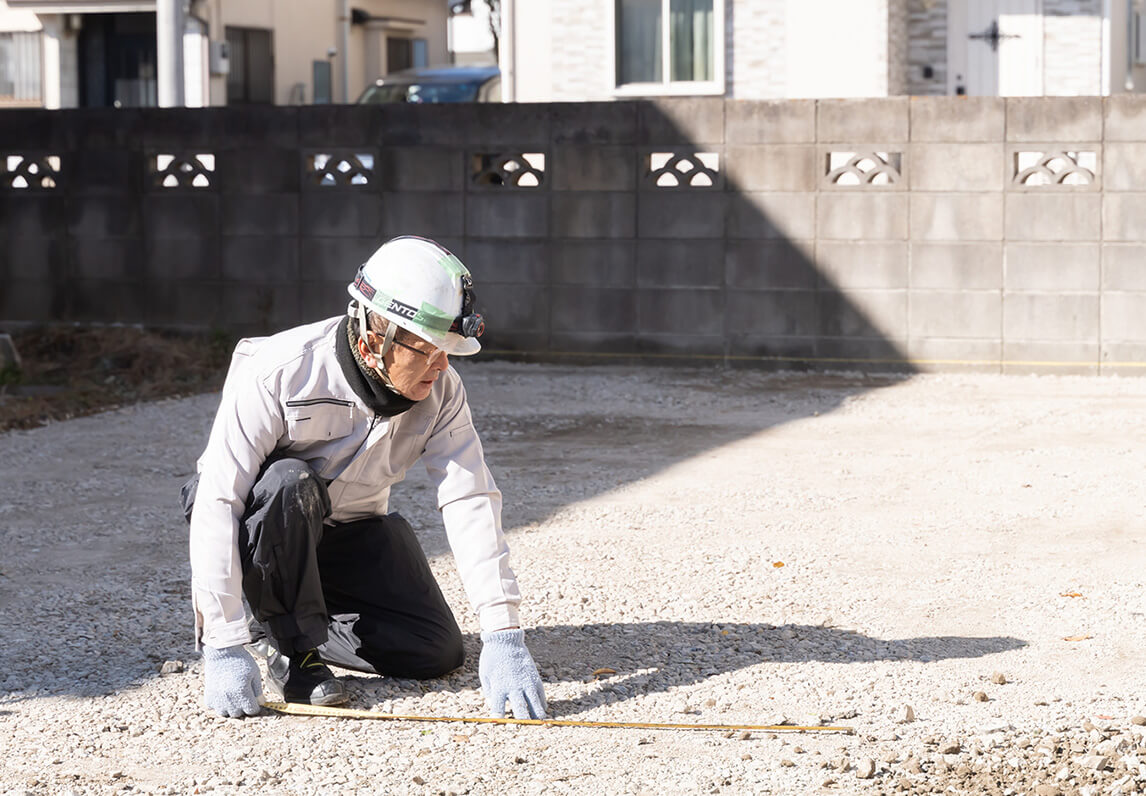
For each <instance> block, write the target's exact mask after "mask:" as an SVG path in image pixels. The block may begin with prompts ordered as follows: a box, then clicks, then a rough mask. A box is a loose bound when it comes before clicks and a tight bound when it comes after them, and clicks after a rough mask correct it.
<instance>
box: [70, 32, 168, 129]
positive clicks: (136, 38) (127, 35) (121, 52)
mask: <svg viewBox="0 0 1146 796" xmlns="http://www.w3.org/2000/svg"><path fill="white" fill-rule="evenodd" d="M157 60H158V57H157V53H156V47H155V15H154V14H85V15H84V17H83V27H82V28H80V35H79V64H80V70H79V71H80V105H81V106H82V107H85V108H106V107H115V108H154V107H156V106H157V105H158V104H159V101H158V100H159V97H158V89H157V86H156V62H157Z"/></svg>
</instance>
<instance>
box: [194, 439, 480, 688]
mask: <svg viewBox="0 0 1146 796" xmlns="http://www.w3.org/2000/svg"><path fill="white" fill-rule="evenodd" d="M197 486H198V477H197V476H196V477H195V478H193V479H191V481H189V482H188V483H187V484H186V485H185V486H184V487H183V493H182V503H183V511H184V514H185V515H186V517H187V519H188V521H190V519H191V512H192V509H193V507H194V502H195V492H196V487H197ZM329 514H330V496H329V495H328V494H327V491H326V485H325V484H324V483H323V482H322V480H321V479H320V478H318V477H317V476H316V475H315V473H314V471H313V470H311V468H310V467H309V465H307V464H306V462H304V461H301V460H298V459H279V460H276V461H274V462H271V463H269V464H267V465H265V466H264V467H263V469H262V471H261V472H260V473H259V476H258V478H257V480H256V481H255V486H254V488H253V489H252V490H251V494H250V496H249V498H248V500H247V507H246V511H245V512H244V514H243V517H242V519H241V521H240V523H239V558H240V561H241V562H242V567H243V595H244V596H245V597H246V598H247V603H248V604H249V605H250V607H251V611H252V613H253V614H254V616H255V619H256V620H257V621H258V622H259V623H260V624H261V625H262V626H263V628H264V629H265V630H266V632H267V634H268V635H269V636H270V637H271V638H272V639H273V642H274V644H275V647H276V648H277V649H278V650H279V651H280V652H282V653H283V654H284V655H287V656H290V655H293V654H294V653H295V652H300V651H304V650H308V649H314V648H317V649H318V651H319V654H320V656H321V657H322V659H323V660H324V661H326V662H327V663H333V664H336V665H338V666H343V667H345V668H348V669H356V670H358V671H363V672H370V673H374V674H385V675H390V676H392V677H414V678H427V677H437V676H440V675H442V674H445V673H446V672H449V671H451V670H453V669H456V668H458V667H459V666H461V665H462V661H463V657H464V656H463V651H462V635H461V630H460V629H459V628H458V624H457V621H456V620H455V619H454V615H453V612H451V611H450V607H449V605H448V604H447V603H446V600H445V598H444V597H443V596H442V591H441V589H440V588H439V587H438V583H437V581H435V580H434V576H433V573H432V572H431V571H430V564H429V562H428V561H427V560H426V554H425V553H424V552H423V551H422V547H421V545H420V544H419V543H418V539H417V537H416V536H415V535H414V530H413V529H412V528H411V527H410V524H409V523H408V522H406V520H405V519H403V518H402V517H401V516H400V515H398V514H388V515H386V516H385V517H372V518H369V519H364V520H358V521H355V522H348V523H335V524H329V523H326V518H327V516H329Z"/></svg>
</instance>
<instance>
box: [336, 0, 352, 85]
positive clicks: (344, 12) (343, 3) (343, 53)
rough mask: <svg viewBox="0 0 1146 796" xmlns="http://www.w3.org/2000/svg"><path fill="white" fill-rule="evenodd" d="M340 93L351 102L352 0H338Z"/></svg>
mask: <svg viewBox="0 0 1146 796" xmlns="http://www.w3.org/2000/svg"><path fill="white" fill-rule="evenodd" d="M338 93H339V96H340V97H341V98H342V102H343V104H346V103H349V102H350V0H338Z"/></svg>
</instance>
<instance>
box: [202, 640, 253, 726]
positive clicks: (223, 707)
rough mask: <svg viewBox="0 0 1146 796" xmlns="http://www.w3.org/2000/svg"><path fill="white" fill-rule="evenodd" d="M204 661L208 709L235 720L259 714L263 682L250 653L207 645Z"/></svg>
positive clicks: (232, 648) (241, 648)
mask: <svg viewBox="0 0 1146 796" xmlns="http://www.w3.org/2000/svg"><path fill="white" fill-rule="evenodd" d="M203 662H204V670H203V688H204V692H205V696H206V697H207V707H209V708H210V709H211V710H213V711H215V712H216V713H218V714H219V715H220V716H228V717H230V718H236V719H240V718H242V717H243V716H254V715H255V714H256V713H258V712H259V709H260V705H259V697H260V696H262V693H263V679H262V676H261V675H260V674H259V667H258V664H256V663H255V659H254V658H252V657H251V653H249V652H247V650H246V649H244V648H243V646H242V645H238V646H235V647H223V648H222V649H215V648H214V647H208V646H206V645H204V647H203Z"/></svg>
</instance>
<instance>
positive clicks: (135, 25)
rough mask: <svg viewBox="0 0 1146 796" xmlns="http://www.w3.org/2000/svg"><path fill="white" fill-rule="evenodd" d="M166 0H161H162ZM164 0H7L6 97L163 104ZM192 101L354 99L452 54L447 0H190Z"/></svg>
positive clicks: (187, 76) (187, 44) (186, 44)
mask: <svg viewBox="0 0 1146 796" xmlns="http://www.w3.org/2000/svg"><path fill="white" fill-rule="evenodd" d="M161 2H162V0H161ZM158 5H160V3H157V2H156V0H0V106H32V107H46V108H75V107H149V106H154V105H157V104H160V93H161V92H160V90H159V76H160V75H159V72H160V67H159V61H160V56H161V53H162V48H163V47H164V38H163V36H162V31H161V30H160V27H161V26H160V25H159V23H158V21H157V16H158V12H157V6H158ZM185 7H186V13H185V14H183V15H182V20H181V21H182V23H183V35H182V40H181V41H182V50H183V59H182V71H183V81H182V84H181V85H182V88H183V101H182V102H177V103H163V104H180V105H186V106H189V107H201V106H210V105H228V104H230V105H235V104H275V105H288V104H312V103H329V102H335V103H341V102H353V101H354V99H355V98H356V97H357V96H358V95H359V94H360V93H361V92H362V90H363V89H364V88H365V87H366V86H367V85H368V84H369V83H370V82H372V81H373V80H374V79H376V78H378V77H380V76H382V75H384V74H387V73H389V72H394V71H397V70H399V69H403V68H406V67H410V66H424V65H428V64H431V63H446V62H447V61H448V60H449V56H448V51H447V47H448V42H447V30H446V19H447V14H448V9H447V6H446V4H445V3H444V2H442V0H355V3H354V6H353V7H352V6H351V5H350V3H349V2H348V0H191V2H189V3H186V4H185Z"/></svg>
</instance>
